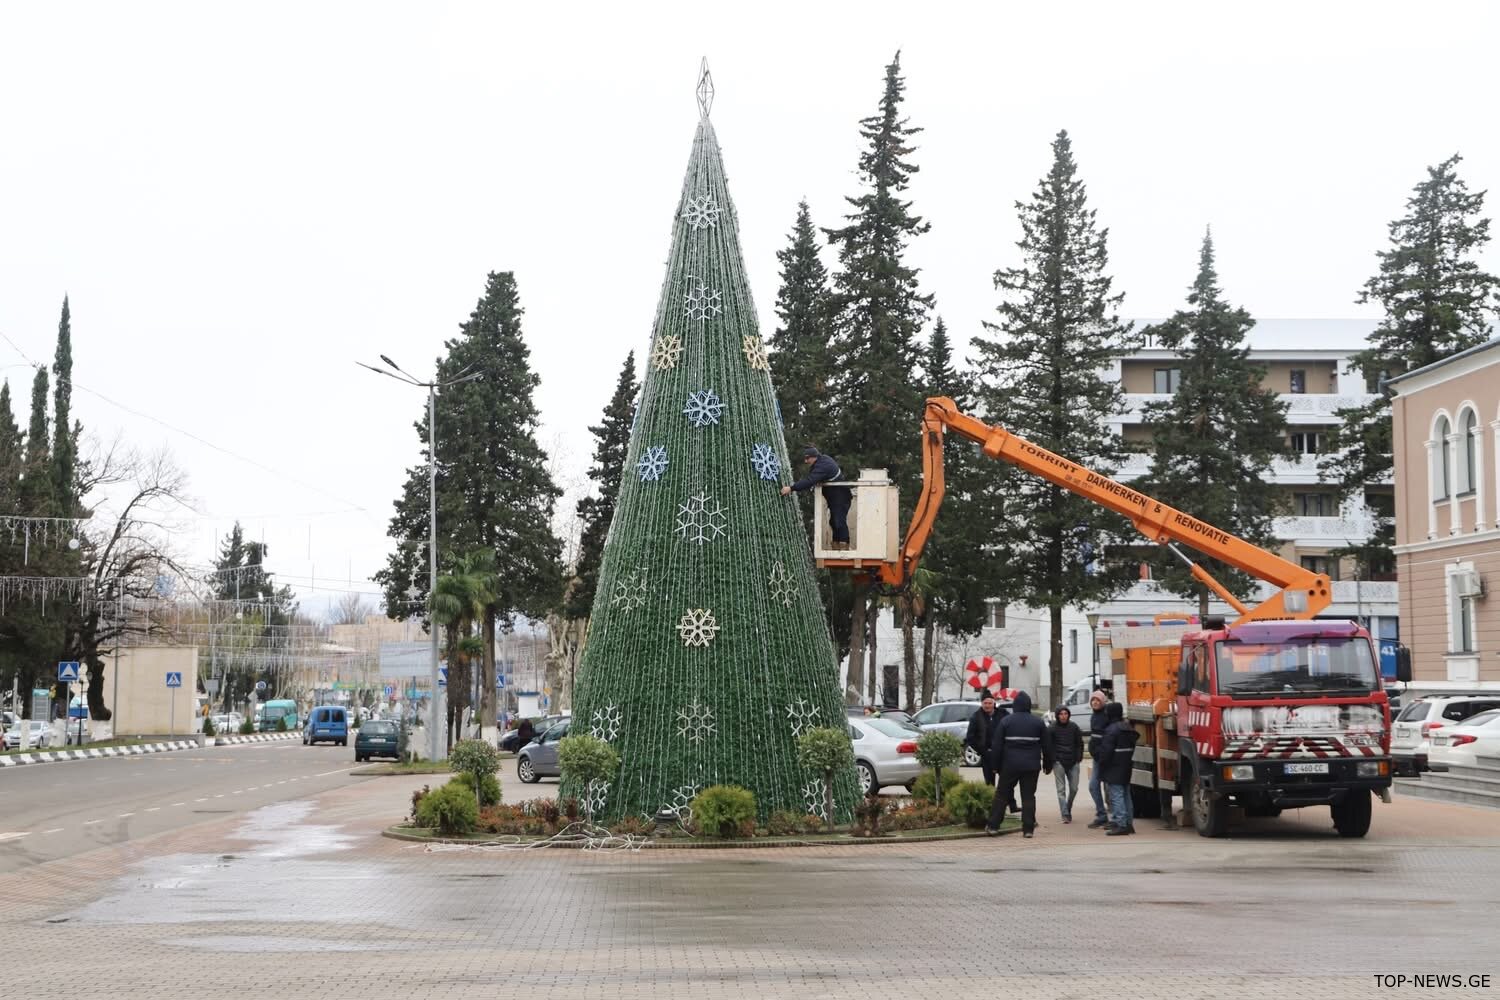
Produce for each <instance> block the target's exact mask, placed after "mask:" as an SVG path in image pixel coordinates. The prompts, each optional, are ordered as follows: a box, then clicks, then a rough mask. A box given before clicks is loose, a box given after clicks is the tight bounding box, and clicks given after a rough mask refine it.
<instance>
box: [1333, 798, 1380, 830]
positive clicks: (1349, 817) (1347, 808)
mask: <svg viewBox="0 0 1500 1000" xmlns="http://www.w3.org/2000/svg"><path fill="white" fill-rule="evenodd" d="M1329 809H1330V810H1331V811H1332V812H1333V827H1334V829H1335V830H1337V831H1338V832H1339V836H1340V837H1363V836H1364V835H1365V834H1367V833H1369V832H1370V790H1369V789H1368V788H1360V789H1356V790H1354V791H1351V792H1350V793H1349V794H1348V795H1345V796H1344V798H1343V800H1342V801H1340V802H1335V803H1334V804H1333V805H1332V806H1330V807H1329Z"/></svg>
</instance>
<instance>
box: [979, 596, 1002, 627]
mask: <svg viewBox="0 0 1500 1000" xmlns="http://www.w3.org/2000/svg"><path fill="white" fill-rule="evenodd" d="M984 625H985V628H1004V627H1005V605H1003V604H1001V603H1000V602H999V601H986V602H985V605H984Z"/></svg>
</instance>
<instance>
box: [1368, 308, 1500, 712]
mask: <svg viewBox="0 0 1500 1000" xmlns="http://www.w3.org/2000/svg"><path fill="white" fill-rule="evenodd" d="M1387 384H1388V385H1389V387H1390V388H1391V390H1392V391H1393V392H1394V393H1395V398H1394V400H1393V401H1392V434H1393V438H1394V440H1393V449H1394V455H1395V474H1396V475H1395V479H1396V559H1397V570H1398V576H1399V579H1400V601H1401V634H1402V641H1403V642H1405V643H1406V645H1408V646H1410V647H1411V651H1412V670H1413V680H1414V682H1415V683H1416V684H1417V685H1418V686H1419V687H1424V688H1432V689H1436V690H1443V689H1451V690H1461V689H1462V690H1467V689H1488V690H1494V689H1500V598H1497V597H1495V596H1494V595H1493V591H1494V590H1495V589H1496V588H1500V338H1497V339H1495V340H1491V341H1489V342H1487V343H1484V344H1481V345H1479V346H1478V347H1474V348H1471V349H1470V350H1467V351H1464V352H1462V353H1460V354H1456V355H1454V356H1453V357H1451V358H1446V359H1444V360H1443V361H1439V362H1437V363H1435V364H1431V365H1428V366H1427V367H1425V368H1419V369H1417V370H1416V371H1412V372H1408V373H1407V374H1405V375H1401V376H1399V377H1397V378H1394V379H1391V380H1390V381H1389V382H1388V383H1387Z"/></svg>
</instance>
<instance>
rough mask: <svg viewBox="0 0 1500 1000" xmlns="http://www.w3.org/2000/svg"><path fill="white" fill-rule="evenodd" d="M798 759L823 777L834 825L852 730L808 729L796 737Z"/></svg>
mask: <svg viewBox="0 0 1500 1000" xmlns="http://www.w3.org/2000/svg"><path fill="white" fill-rule="evenodd" d="M797 759H798V760H799V761H800V762H801V764H802V766H803V767H805V768H806V769H807V770H809V771H812V772H813V773H814V774H821V775H822V776H823V808H824V809H825V810H826V814H827V816H828V822H829V824H830V825H832V823H833V781H834V777H835V776H836V775H837V774H838V773H839V772H840V771H848V770H849V769H850V768H852V767H854V745H853V744H852V743H850V742H849V731H848V730H847V729H834V728H832V727H826V728H822V729H809V730H808V731H807V732H805V733H803V734H802V735H801V736H799V737H797ZM695 815H696V814H695Z"/></svg>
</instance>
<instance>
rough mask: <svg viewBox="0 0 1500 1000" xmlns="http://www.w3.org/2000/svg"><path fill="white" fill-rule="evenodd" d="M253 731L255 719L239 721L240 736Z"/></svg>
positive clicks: (247, 734)
mask: <svg viewBox="0 0 1500 1000" xmlns="http://www.w3.org/2000/svg"><path fill="white" fill-rule="evenodd" d="M253 732H255V720H253V719H246V720H245V721H244V722H241V723H240V735H241V736H249V735H250V734H251V733H253Z"/></svg>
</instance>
